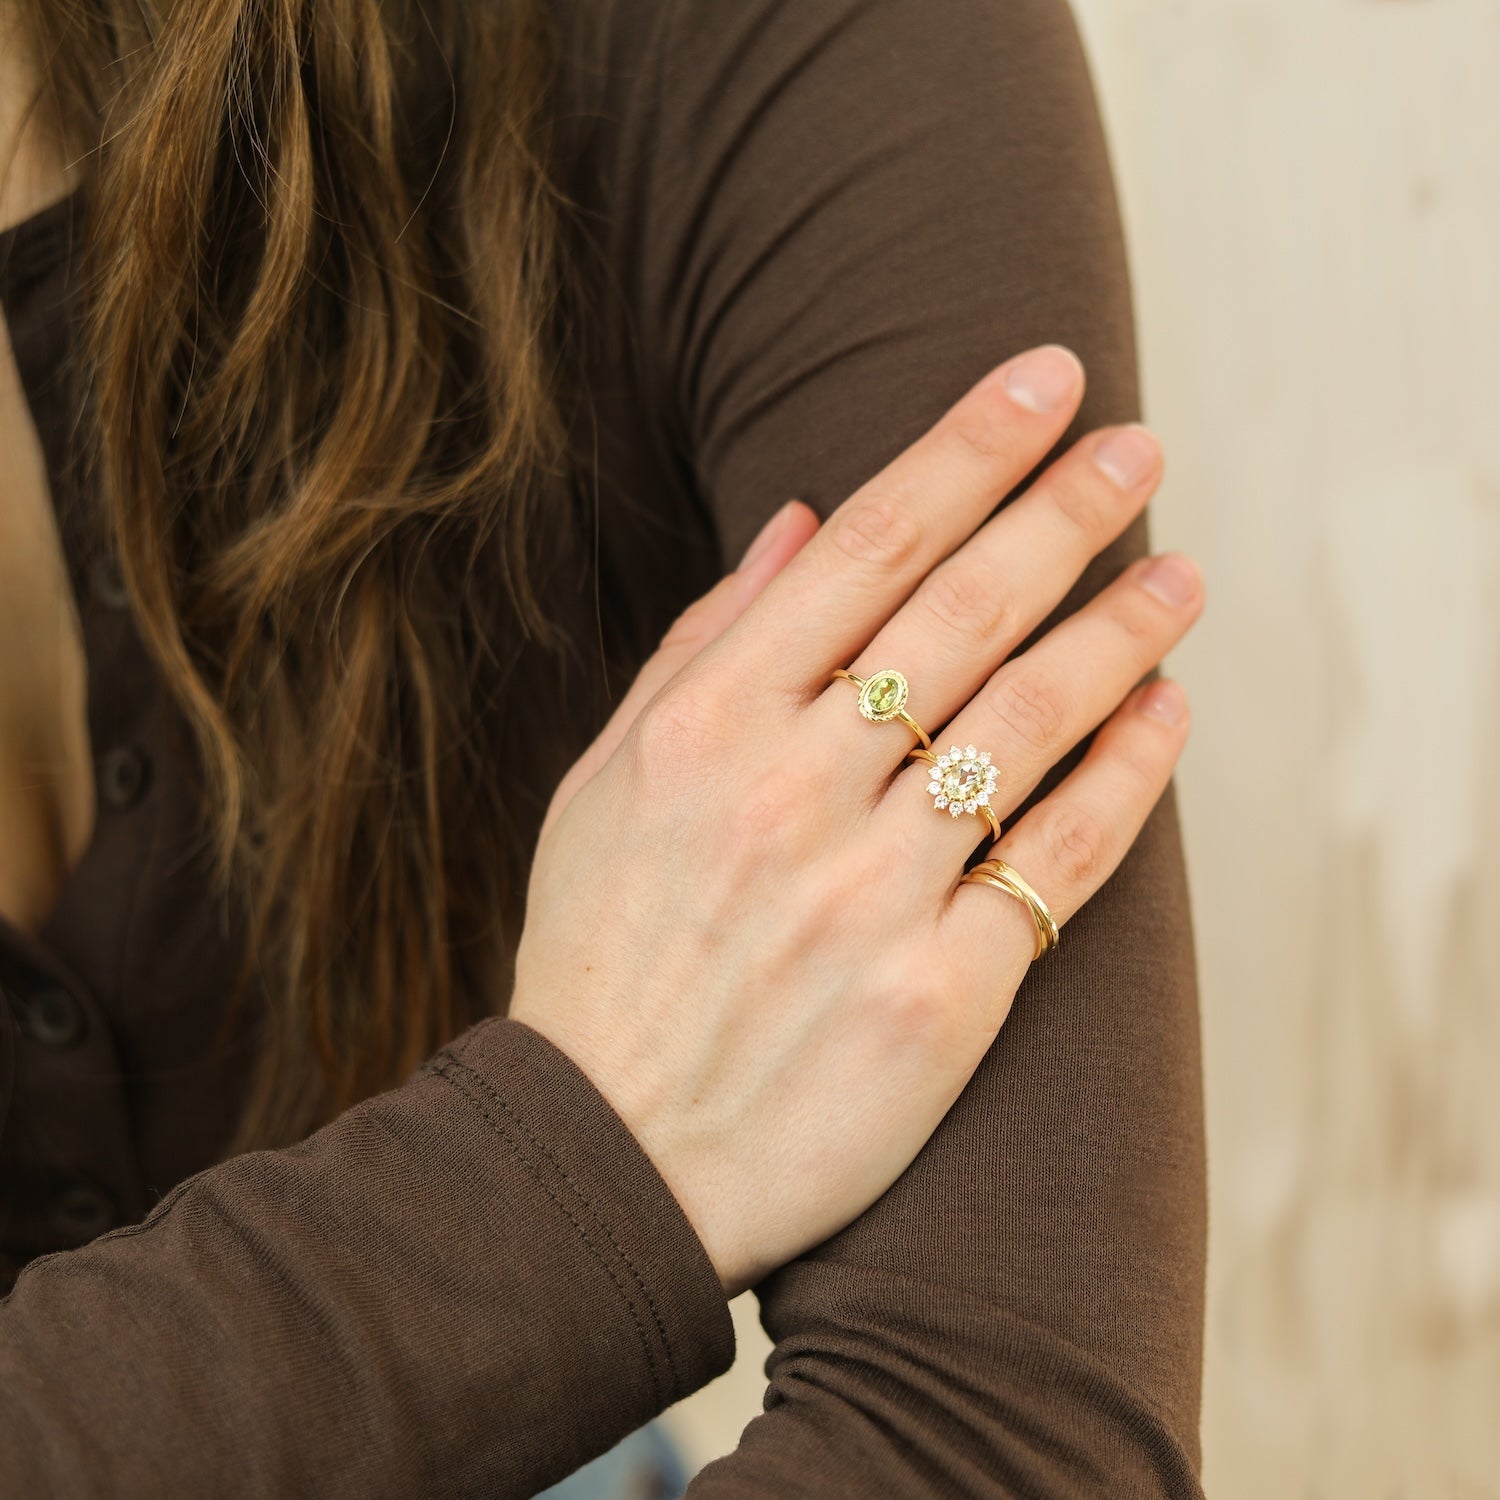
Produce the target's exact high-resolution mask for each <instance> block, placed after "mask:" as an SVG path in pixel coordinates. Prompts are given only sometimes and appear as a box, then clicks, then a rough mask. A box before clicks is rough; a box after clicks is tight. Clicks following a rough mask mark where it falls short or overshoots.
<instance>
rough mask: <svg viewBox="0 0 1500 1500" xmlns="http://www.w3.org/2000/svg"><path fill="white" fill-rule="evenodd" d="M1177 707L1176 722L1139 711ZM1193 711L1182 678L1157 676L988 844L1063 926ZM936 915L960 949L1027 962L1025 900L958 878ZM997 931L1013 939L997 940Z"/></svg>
mask: <svg viewBox="0 0 1500 1500" xmlns="http://www.w3.org/2000/svg"><path fill="white" fill-rule="evenodd" d="M1174 706H1175V709H1177V710H1180V717H1179V718H1177V719H1176V721H1175V722H1173V721H1170V720H1169V719H1167V718H1161V717H1156V716H1155V714H1154V713H1153V712H1147V711H1145V710H1146V709H1148V708H1153V707H1155V708H1157V709H1158V711H1162V712H1168V713H1170V712H1171V711H1173V710H1174ZM1190 717H1191V715H1190V712H1189V708H1188V703H1187V698H1186V695H1185V694H1184V693H1183V691H1182V688H1181V687H1180V685H1179V684H1177V683H1175V682H1171V681H1169V680H1167V679H1165V678H1162V679H1158V680H1156V681H1154V682H1149V683H1146V684H1144V685H1143V686H1142V687H1140V688H1138V689H1137V690H1136V691H1135V692H1134V693H1132V694H1131V695H1130V697H1129V698H1127V699H1126V701H1125V702H1124V703H1123V704H1122V705H1121V706H1120V707H1119V709H1117V710H1116V712H1115V713H1114V714H1112V715H1111V716H1110V718H1109V719H1108V720H1107V721H1106V722H1105V723H1104V724H1102V725H1101V726H1100V728H1099V732H1098V734H1097V735H1095V737H1094V740H1093V742H1092V743H1091V744H1090V745H1089V748H1088V750H1087V751H1086V752H1085V753H1084V756H1083V758H1082V760H1080V761H1079V763H1078V765H1077V766H1076V767H1075V768H1074V770H1072V771H1071V772H1070V773H1069V774H1068V775H1067V776H1065V777H1064V778H1063V780H1062V781H1061V782H1060V783H1059V784H1058V785H1057V787H1056V788H1055V789H1054V790H1053V791H1051V792H1049V793H1048V794H1047V796H1046V797H1044V798H1043V799H1042V800H1041V801H1040V802H1039V803H1037V805H1036V806H1035V807H1033V808H1032V809H1030V811H1028V812H1027V813H1026V815H1025V816H1024V817H1023V818H1021V819H1019V820H1018V821H1017V823H1016V824H1015V826H1014V827H1013V828H1010V829H1008V830H1007V831H1006V834H1005V836H1004V838H1002V839H1001V840H1000V842H999V844H998V845H997V846H996V847H995V848H994V849H993V850H991V851H990V855H991V856H992V857H993V856H998V857H999V858H1000V859H1003V860H1004V861H1005V862H1006V863H1007V864H1009V865H1013V866H1014V867H1015V869H1016V871H1017V872H1018V873H1019V874H1020V875H1021V877H1022V878H1023V879H1024V880H1025V881H1026V883H1027V884H1028V885H1030V886H1031V888H1032V889H1033V890H1034V891H1035V892H1036V893H1037V895H1038V896H1040V897H1041V899H1042V900H1043V901H1044V902H1045V903H1046V906H1047V909H1048V910H1049V911H1050V912H1051V913H1052V916H1053V919H1054V920H1055V921H1056V922H1057V924H1058V926H1059V927H1061V926H1062V925H1063V924H1064V923H1066V922H1067V921H1068V919H1069V918H1070V917H1071V916H1072V915H1073V913H1074V912H1076V911H1077V910H1078V909H1079V907H1081V906H1082V905H1083V904H1084V902H1085V901H1087V900H1088V899H1089V897H1091V896H1092V895H1093V894H1094V893H1095V892H1096V891H1097V890H1098V889H1099V887H1100V886H1102V885H1103V884H1104V882H1105V881H1106V880H1107V879H1108V878H1109V877H1110V875H1111V874H1112V873H1113V872H1114V870H1115V868H1116V867H1117V866H1118V865H1119V863H1120V861H1121V860H1122V859H1123V858H1124V857H1125V853H1126V851H1127V850H1128V849H1129V848H1130V846H1131V845H1132V844H1133V843H1134V842H1135V840H1136V838H1137V836H1138V835H1139V833H1140V831H1141V828H1142V826H1143V825H1144V824H1145V821H1146V819H1147V817H1148V816H1149V815H1150V813H1151V810H1152V808H1153V807H1155V806H1156V803H1157V800H1158V799H1159V798H1160V797H1161V794H1162V792H1163V791H1164V790H1165V789H1166V786H1167V782H1168V781H1169V780H1170V779H1171V775H1172V770H1173V768H1174V766H1175V765H1176V763H1177V759H1178V757H1179V756H1180V755H1181V753H1182V747H1183V745H1184V744H1185V743H1186V741H1187V735H1188V724H1189V720H1190ZM941 923H942V925H943V926H944V927H945V928H946V929H948V930H949V931H951V933H952V937H953V941H954V942H956V943H958V944H959V945H960V948H961V950H962V951H965V952H980V951H985V950H986V949H989V950H993V951H997V952H999V953H1002V954H1010V955H1012V956H1013V957H1014V959H1015V961H1016V963H1017V964H1024V962H1025V961H1027V960H1029V959H1030V958H1031V956H1032V953H1033V951H1034V945H1035V942H1036V928H1035V925H1034V924H1033V922H1032V919H1031V915H1030V912H1029V911H1028V910H1027V908H1026V906H1025V904H1024V903H1023V902H1021V901H1020V900H1018V899H1017V898H1015V897H1013V896H1010V895H1008V894H1006V893H1005V892H1004V891H999V890H996V889H995V888H993V887H992V886H986V885H980V884H977V883H973V882H963V881H960V882H959V883H958V885H957V887H956V889H955V890H954V892H953V896H952V898H951V899H950V901H949V903H948V906H947V909H946V911H945V912H944V913H943V916H942V918H941ZM1002 932H1008V933H1009V934H1010V940H1009V941H1007V942H1006V943H1004V944H1003V945H997V942H996V939H997V936H998V935H999V934H1001V933H1002ZM1063 941H1066V939H1063ZM969 944H975V945H976V946H974V947H968V946H967V945H969Z"/></svg>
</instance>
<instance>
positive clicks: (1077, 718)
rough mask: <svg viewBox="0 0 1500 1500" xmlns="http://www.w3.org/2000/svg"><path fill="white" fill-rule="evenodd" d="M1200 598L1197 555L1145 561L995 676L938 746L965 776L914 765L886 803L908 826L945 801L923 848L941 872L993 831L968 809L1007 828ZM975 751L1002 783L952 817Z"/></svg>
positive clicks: (1179, 631)
mask: <svg viewBox="0 0 1500 1500" xmlns="http://www.w3.org/2000/svg"><path fill="white" fill-rule="evenodd" d="M1203 599H1204V594H1203V579H1202V574H1201V573H1200V571H1199V569H1198V566H1197V564H1196V563H1195V562H1194V561H1193V559H1192V558H1190V557H1187V556H1186V555H1184V554H1182V553H1167V554H1164V555H1163V556H1162V557H1159V558H1158V557H1147V558H1142V559H1140V560H1139V561H1137V562H1135V563H1133V564H1131V566H1130V567H1128V568H1126V569H1125V571H1124V572H1123V573H1121V575H1120V576H1119V577H1118V578H1116V579H1115V580H1114V581H1113V582H1112V583H1111V584H1110V585H1109V586H1108V587H1107V588H1105V589H1103V590H1102V591H1101V592H1100V593H1098V594H1097V595H1095V597H1094V598H1093V599H1091V600H1089V602H1088V603H1087V604H1086V605H1084V607H1083V608H1082V609H1080V610H1079V611H1078V612H1077V613H1076V614H1073V615H1070V616H1069V617H1068V618H1067V619H1066V620H1064V621H1063V622H1062V623H1061V624H1060V625H1057V626H1055V627H1054V628H1053V629H1052V630H1050V631H1048V632H1047V634H1046V635H1045V636H1043V637H1042V639H1041V640H1040V641H1038V642H1037V643H1036V645H1034V646H1032V647H1031V649H1030V650H1029V651H1024V652H1022V653H1021V654H1020V655H1019V656H1014V657H1012V658H1011V659H1010V660H1009V661H1007V662H1006V663H1005V664H1004V665H1003V666H1001V667H1000V668H999V670H998V671H996V672H995V673H994V674H993V675H992V676H991V678H990V680H989V681H988V682H987V683H986V684H985V685H984V687H983V688H981V689H980V691H979V692H978V693H977V694H976V695H975V696H974V697H973V698H972V699H971V700H970V701H969V702H968V703H967V704H965V705H964V707H963V708H962V709H961V710H960V711H959V713H958V715H957V716H956V717H955V718H954V719H953V720H952V722H951V723H949V724H948V725H947V726H945V728H944V729H943V731H942V734H941V735H940V736H939V737H938V738H937V739H936V740H935V741H934V744H933V748H934V750H935V751H937V752H938V754H939V756H940V758H941V757H951V756H952V752H953V750H954V749H955V748H958V749H959V750H960V757H961V761H962V766H961V768H960V770H959V771H958V772H957V773H955V771H954V770H953V768H952V766H951V764H950V766H949V767H947V768H944V767H943V766H942V765H941V764H939V766H938V767H937V768H932V767H928V766H925V765H920V764H918V763H916V762H913V763H911V764H910V765H909V766H908V767H907V768H906V769H905V770H903V771H902V773H901V774H900V775H899V776H898V777H897V778H896V779H895V780H894V781H893V782H892V784H891V788H890V791H889V792H888V793H887V804H888V805H889V806H891V807H892V809H893V810H894V811H895V813H896V814H897V815H898V816H900V817H901V818H902V819H903V820H906V822H907V825H908V828H911V827H913V825H915V824H916V823H917V821H918V820H919V819H922V818H930V817H931V815H932V809H933V807H934V806H935V804H936V802H937V801H938V800H939V799H941V800H943V801H944V802H945V803H946V808H945V809H944V811H946V813H947V817H946V819H945V821H946V822H947V823H948V824H949V827H948V829H947V830H943V829H931V830H929V831H927V832H926V837H925V838H924V839H923V840H922V847H924V848H926V849H927V850H929V851H930V856H931V859H932V861H933V864H934V867H935V869H951V868H953V866H954V863H955V861H957V862H960V863H961V862H962V860H963V859H964V858H965V857H966V856H967V854H968V853H969V852H970V851H972V850H973V848H974V847H975V845H976V844H978V843H980V842H981V841H982V840H984V839H986V838H988V837H989V828H988V824H987V822H986V821H984V820H983V819H982V815H981V814H979V811H978V808H977V807H976V808H975V809H974V811H973V813H969V812H968V811H967V804H968V802H969V801H974V802H976V803H978V802H979V800H980V798H986V802H987V805H988V806H989V807H991V808H992V809H993V810H994V812H995V813H996V815H997V816H998V817H999V818H1000V820H1001V822H1002V824H1003V822H1004V819H1005V817H1006V816H1007V815H1008V814H1009V813H1010V812H1011V810H1012V809H1014V808H1016V807H1019V806H1020V805H1021V803H1022V802H1024V801H1025V799H1026V796H1027V795H1028V793H1030V791H1031V790H1032V788H1033V787H1035V786H1036V784H1037V783H1038V782H1039V781H1040V780H1041V779H1042V777H1043V776H1044V775H1046V774H1047V772H1048V771H1049V770H1050V769H1051V768H1052V767H1053V766H1054V765H1056V764H1057V762H1058V761H1059V760H1061V759H1062V758H1063V756H1064V755H1065V754H1066V753H1067V752H1068V751H1069V750H1070V749H1072V747H1073V746H1074V745H1076V744H1077V743H1078V742H1079V741H1080V740H1081V739H1083V737H1084V736H1085V735H1086V734H1088V733H1089V732H1090V731H1091V730H1093V729H1094V728H1095V727H1096V726H1097V725H1098V724H1099V723H1100V722H1101V721H1102V720H1103V719H1104V718H1105V717H1106V716H1107V715H1108V714H1110V713H1111V712H1112V711H1113V710H1114V709H1115V708H1116V707H1117V706H1118V705H1119V703H1120V701H1121V699H1123V698H1124V697H1125V696H1126V694H1127V693H1129V692H1130V690H1131V688H1132V687H1133V686H1134V685H1135V684H1137V683H1138V682H1139V681H1140V680H1141V678H1142V677H1143V676H1145V674H1146V673H1147V672H1149V671H1150V670H1151V669H1152V668H1153V667H1155V666H1156V665H1157V664H1158V663H1159V662H1160V661H1161V659H1162V658H1163V657H1164V656H1165V655H1166V654H1167V652H1168V651H1170V650H1171V648H1172V647H1173V646H1174V645H1176V644H1177V642H1178V641H1180V640H1181V639H1182V637H1183V636H1184V635H1185V634H1186V633H1187V631H1188V630H1189V629H1190V628H1191V626H1192V625H1193V623H1194V621H1195V620H1197V618H1198V616H1199V614H1201V612H1202V609H1203ZM970 747H974V748H975V750H977V752H978V755H979V758H981V759H982V757H983V756H984V755H985V754H988V755H989V756H990V762H989V764H990V766H991V767H993V768H994V769H995V770H996V771H997V772H998V776H997V778H996V784H995V787H994V790H993V791H990V792H989V793H988V796H987V797H986V793H985V791H984V790H983V789H982V785H981V788H979V789H975V788H974V787H973V786H972V785H969V787H968V790H967V791H966V793H965V800H964V803H963V807H962V808H961V809H960V811H959V812H958V813H957V814H955V812H954V808H955V807H956V806H958V800H957V798H956V797H955V787H956V786H957V787H958V789H960V790H962V789H963V786H964V784H971V783H972V782H973V780H974V776H975V772H974V770H973V768H972V765H971V761H970V756H969V753H968V752H969V750H970ZM934 778H936V779H934ZM939 784H941V786H942V790H941V791H939V792H935V793H931V794H929V792H928V790H927V788H928V787H929V786H933V785H939ZM905 831H906V830H904V829H903V830H902V833H904V832H905Z"/></svg>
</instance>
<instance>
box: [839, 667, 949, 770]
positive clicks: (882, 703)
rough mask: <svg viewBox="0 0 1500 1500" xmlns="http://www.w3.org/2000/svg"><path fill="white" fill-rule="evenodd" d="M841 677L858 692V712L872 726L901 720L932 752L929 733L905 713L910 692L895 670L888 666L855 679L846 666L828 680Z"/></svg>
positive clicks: (926, 748)
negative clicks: (891, 720) (850, 683)
mask: <svg viewBox="0 0 1500 1500" xmlns="http://www.w3.org/2000/svg"><path fill="white" fill-rule="evenodd" d="M839 677H842V678H843V679H844V681H845V682H852V683H853V684H854V685H855V687H857V688H858V689H859V711H860V713H861V714H862V715H863V716H864V717H865V718H867V719H868V720H870V722H871V723H872V724H884V723H886V722H887V721H888V720H890V719H899V720H900V721H901V722H902V723H903V724H905V725H906V727H907V728H908V729H909V730H911V732H912V733H913V734H914V735H916V737H917V738H918V739H919V740H920V741H921V742H922V748H923V749H924V750H931V749H932V740H931V739H930V738H929V737H928V734H927V731H926V730H925V729H923V728H922V726H921V725H920V724H918V723H917V721H916V720H915V719H914V718H912V716H911V715H910V714H909V713H907V711H906V699H907V696H908V694H909V692H910V688H909V687H908V685H907V681H906V678H904V677H903V676H902V675H901V673H899V672H897V671H895V670H894V669H893V668H890V667H885V668H882V669H881V670H880V671H879V672H871V673H870V675H869V676H868V677H856V676H855V675H854V673H853V672H849V671H846V670H845V669H844V668H843V667H835V668H834V669H833V673H832V676H830V677H829V679H828V680H829V681H830V682H832V681H834V680H835V679H837V678H839Z"/></svg>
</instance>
